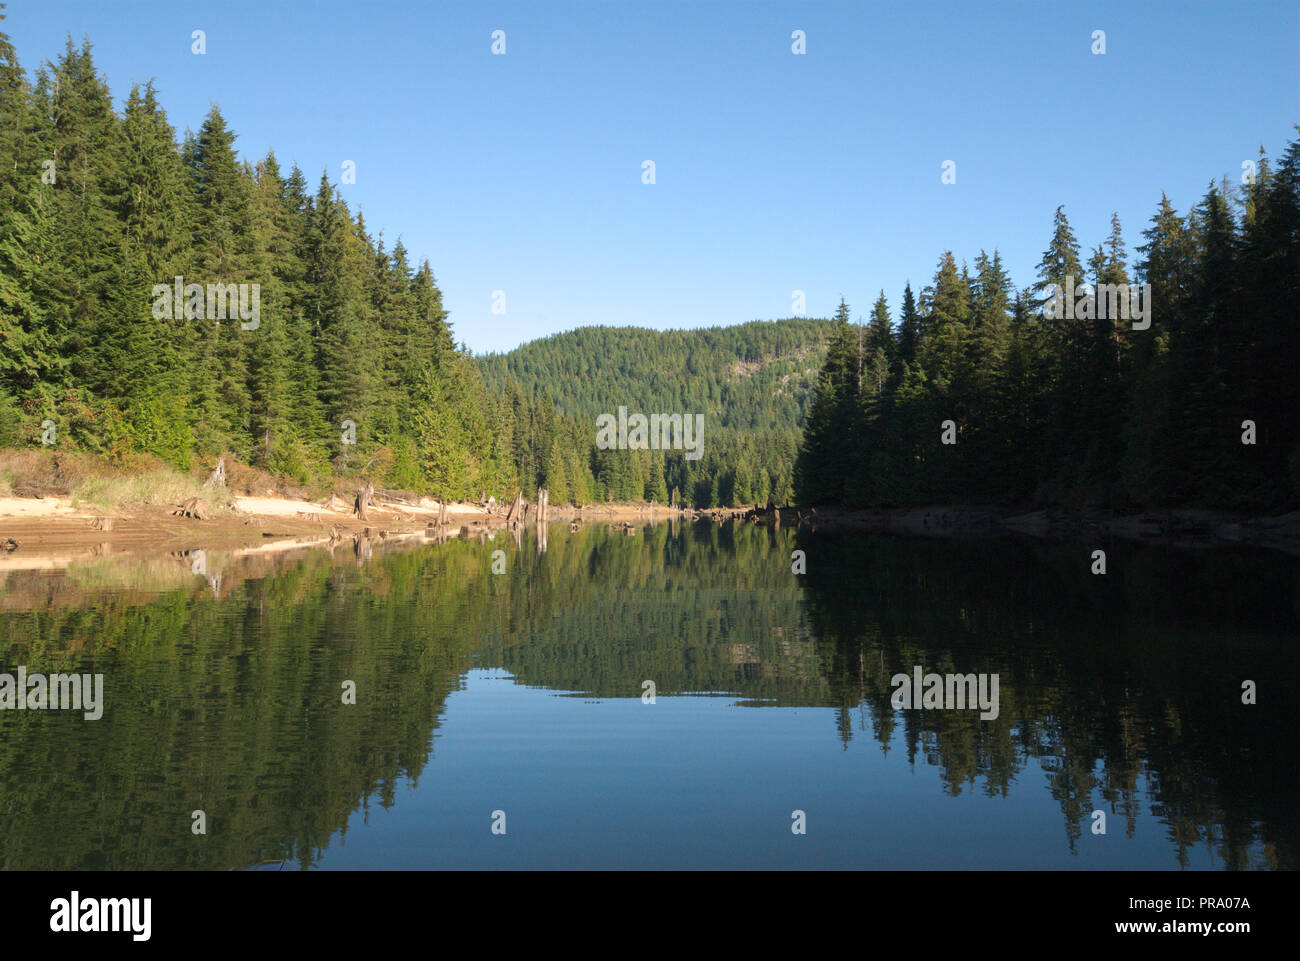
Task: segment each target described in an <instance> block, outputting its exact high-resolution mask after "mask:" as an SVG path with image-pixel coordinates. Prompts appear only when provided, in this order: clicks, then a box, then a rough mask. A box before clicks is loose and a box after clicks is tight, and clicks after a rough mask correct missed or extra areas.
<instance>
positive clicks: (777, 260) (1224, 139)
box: [2, 0, 1300, 351]
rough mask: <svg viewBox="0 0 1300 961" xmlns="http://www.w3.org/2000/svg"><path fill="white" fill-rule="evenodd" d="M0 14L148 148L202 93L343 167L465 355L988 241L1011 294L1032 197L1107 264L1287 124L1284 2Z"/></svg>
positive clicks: (711, 309) (1298, 21) (854, 302)
mask: <svg viewBox="0 0 1300 961" xmlns="http://www.w3.org/2000/svg"><path fill="white" fill-rule="evenodd" d="M7 14H8V19H7V20H6V21H5V23H4V26H3V28H2V29H4V30H5V31H6V32H7V33H9V34H10V36H11V37H13V39H14V42H15V44H16V45H17V48H18V53H19V56H20V57H21V59H22V63H23V66H24V68H26V69H27V70H28V71H29V72H30V71H31V70H32V69H33V68H35V67H36V66H37V65H38V64H39V63H40V62H42V61H44V60H47V59H52V58H54V57H56V56H57V55H58V54H59V52H60V51H61V50H62V48H63V43H64V38H65V36H66V35H67V34H69V33H71V34H72V36H73V38H74V39H75V40H80V38H81V36H82V34H83V33H84V34H88V35H89V37H90V39H91V41H92V42H93V43H94V45H95V58H96V63H97V64H98V66H99V69H100V70H101V71H102V72H103V73H105V74H106V75H107V77H108V80H109V83H110V85H111V87H112V90H113V93H114V96H115V98H116V99H117V100H118V102H119V104H120V102H121V100H122V99H124V98H125V96H126V94H127V92H128V89H129V85H130V83H131V82H132V81H133V80H137V81H146V80H148V79H149V78H151V77H152V78H155V79H156V81H157V84H158V89H159V92H160V96H161V99H162V102H163V104H164V105H165V107H166V109H167V111H168V115H169V118H170V119H171V121H172V123H173V124H174V125H175V126H176V127H177V128H178V130H182V131H183V130H184V129H185V128H187V127H189V128H197V127H198V125H199V124H200V123H201V121H202V119H203V115H204V113H205V112H206V110H207V108H208V105H209V103H212V102H215V103H218V104H220V106H221V109H222V111H223V112H224V114H225V116H226V119H227V120H228V121H229V123H230V124H231V126H232V127H233V128H234V129H235V130H236V131H237V132H238V134H239V140H238V142H237V146H238V148H239V149H240V150H241V151H242V152H243V153H244V154H245V155H246V156H249V157H251V158H256V157H258V156H261V155H262V154H264V153H265V152H266V150H267V149H268V148H270V147H274V148H275V151H276V154H277V155H278V157H279V158H280V160H281V163H282V164H283V165H284V166H285V167H287V166H288V164H289V163H290V162H292V161H295V160H296V161H297V162H298V163H299V165H300V166H301V167H302V168H303V170H304V172H305V173H306V174H307V176H308V179H309V181H310V182H311V183H312V184H313V185H314V184H315V182H316V181H317V180H318V179H319V177H320V173H321V170H322V169H327V170H328V171H329V173H330V177H331V179H332V180H334V181H336V182H337V181H338V180H339V178H340V175H341V172H342V166H341V165H342V164H343V162H344V161H345V160H352V161H354V162H355V163H356V169H357V182H356V184H355V185H345V186H343V187H342V191H343V195H344V197H345V198H346V199H347V201H348V202H349V204H350V205H351V206H352V207H353V209H354V210H355V209H357V208H360V209H361V210H362V211H363V212H364V214H365V217H366V222H367V225H368V226H369V227H370V229H371V230H372V232H373V231H377V230H379V229H382V230H383V232H384V235H385V237H386V239H387V240H388V242H389V244H390V245H391V243H392V241H393V240H394V239H395V238H396V237H397V236H399V235H400V236H401V237H402V238H403V240H404V241H405V243H406V245H407V247H408V248H409V249H410V251H411V253H412V256H413V258H414V259H417V260H418V259H423V258H425V257H428V258H429V260H430V262H431V263H432V265H433V268H434V272H435V275H436V276H437V278H438V282H439V285H440V286H441V287H442V289H443V293H444V297H445V301H446V304H447V306H448V308H449V309H450V311H451V315H452V317H451V319H452V322H453V324H454V326H455V330H456V335H457V338H458V339H460V340H463V341H465V342H466V343H467V344H468V345H469V346H470V347H471V348H472V349H474V350H475V351H484V350H502V349H509V348H510V347H513V346H515V345H517V344H519V343H521V342H523V341H526V340H531V339H533V338H536V337H540V336H544V335H546V334H549V333H553V332H555V331H559V330H567V329H570V328H573V327H577V326H582V325H587V324H618V325H622V324H633V325H638V326H650V327H660V328H662V327H699V326H713V325H718V324H736V323H743V322H745V321H748V320H753V319H769V318H776V317H785V316H789V315H790V313H791V291H792V290H795V289H802V290H804V291H806V292H807V310H808V313H809V314H810V315H812V316H828V315H830V314H831V313H832V312H833V310H834V308H835V305H836V304H837V303H838V302H839V298H840V296H841V294H842V295H844V296H845V297H846V298H847V299H848V301H849V303H850V305H851V306H852V308H853V312H854V316H855V318H856V317H857V316H860V315H865V314H866V313H867V311H868V310H869V309H870V306H871V302H872V301H873V300H874V299H875V297H876V294H877V292H878V291H879V290H880V289H881V288H883V289H884V290H885V292H886V295H887V296H888V298H889V302H890V307H891V310H893V311H895V312H896V311H897V307H898V302H899V298H900V296H901V293H902V288H903V283H904V281H906V280H908V279H910V280H911V281H912V283H913V286H914V288H917V289H919V288H920V287H921V286H924V285H925V284H926V283H927V282H928V281H929V279H930V277H931V276H932V275H933V272H934V268H935V264H936V262H937V260H938V257H939V255H940V253H941V252H942V251H943V250H944V249H951V250H952V251H953V252H954V254H955V255H956V256H957V258H958V260H959V262H960V261H961V260H962V259H966V260H968V261H973V259H974V256H975V254H976V253H977V252H978V251H979V249H980V248H981V247H984V248H987V249H989V250H990V251H991V250H992V249H993V248H994V247H998V248H999V249H1000V250H1001V251H1002V254H1003V258H1004V260H1005V261H1006V263H1007V265H1008V267H1009V268H1010V270H1011V271H1012V276H1013V279H1014V280H1015V281H1016V283H1017V284H1019V285H1024V284H1027V283H1030V282H1031V281H1032V280H1033V279H1034V266H1035V264H1037V262H1038V260H1039V257H1040V256H1041V254H1042V251H1043V249H1044V248H1045V247H1046V245H1047V241H1048V238H1049V235H1050V229H1051V220H1052V213H1053V211H1054V210H1055V208H1056V206H1057V205H1058V204H1064V205H1065V207H1066V212H1067V214H1068V215H1069V217H1070V219H1071V223H1072V224H1073V226H1074V229H1075V233H1076V234H1077V236H1078V237H1079V240H1080V242H1081V244H1083V245H1084V247H1085V248H1087V247H1090V246H1093V245H1095V244H1096V243H1098V242H1099V241H1101V240H1102V239H1103V238H1104V237H1105V235H1106V234H1107V232H1108V227H1109V219H1110V215H1111V212H1112V211H1118V212H1119V215H1120V218H1121V221H1122V223H1123V226H1124V230H1125V235H1126V239H1127V240H1128V242H1129V246H1130V248H1131V247H1132V246H1134V245H1135V244H1137V243H1139V242H1140V239H1139V236H1138V235H1139V232H1140V231H1141V230H1142V229H1144V228H1145V227H1146V226H1147V221H1148V219H1149V218H1150V216H1151V214H1152V212H1153V211H1154V209H1155V206H1156V203H1157V202H1158V200H1159V198H1160V192H1161V191H1162V190H1164V191H1167V192H1168V194H1169V196H1170V199H1171V201H1172V202H1173V203H1174V205H1175V206H1176V207H1177V208H1178V210H1179V211H1180V212H1183V211H1185V210H1186V209H1187V208H1188V206H1190V205H1191V204H1193V203H1195V202H1196V201H1197V200H1199V198H1200V197H1201V195H1202V194H1203V193H1204V190H1205V187H1206V185H1207V183H1208V182H1209V181H1210V180H1211V179H1215V178H1218V177H1221V176H1223V175H1225V174H1226V175H1228V176H1230V177H1231V178H1232V179H1233V181H1234V182H1239V180H1240V176H1241V163H1242V161H1243V160H1245V159H1248V158H1254V157H1255V156H1256V155H1257V151H1258V148H1259V146H1260V145H1261V144H1263V146H1264V147H1265V148H1266V149H1267V151H1268V152H1269V154H1270V156H1273V157H1276V156H1277V155H1278V154H1279V153H1280V152H1281V150H1282V149H1283V147H1284V146H1285V144H1286V142H1287V141H1288V140H1289V139H1290V138H1291V137H1292V136H1294V133H1293V130H1292V125H1293V124H1294V123H1295V122H1296V121H1297V118H1300V4H1297V3H1295V2H1294V0H1287V2H1279V3H1272V2H1232V3H1211V2H1196V0H1189V2H1176V3H1144V2H1133V0H1127V2H1122V3H1070V2H1054V0H1053V2H1048V0H1041V2H1033V3H1023V4H1021V3H997V4H989V3H977V2H963V3H953V4H924V3H884V2H864V3H857V4H831V3H761V4H758V3H755V4H750V3H692V4H669V3H649V2H646V3H612V2H609V3H595V2H592V3H566V2H556V3H540V2H530V3H521V4H498V3H473V4H469V3H465V4H460V3H457V4H433V3H419V4H417V3H396V2H392V3H378V2H376V3H361V2H342V3H319V2H314V3H308V2H294V3H290V2H274V0H260V2H250V3H245V2H238V3H232V2H221V3H179V2H176V0H170V2H161V3H153V2H143V0H137V2H131V0H116V2H88V0H85V2H59V0H39V2H26V0H11V2H10V3H9V5H8V8H7ZM195 29H202V30H204V31H206V42H207V53H206V55H204V56H196V55H194V54H193V53H191V43H192V40H191V32H192V31H193V30H195ZM497 29H501V30H504V31H505V32H506V54H505V55H504V56H494V55H492V53H491V45H492V39H491V33H492V31H493V30H497ZM796 29H802V30H804V31H805V32H806V36H807V53H806V54H805V55H803V56H796V55H794V54H793V53H792V52H791V43H792V41H791V32H792V31H794V30H796ZM1098 29H1100V30H1104V31H1105V32H1106V53H1105V55H1101V56H1098V55H1094V54H1093V53H1092V52H1091V46H1092V42H1093V41H1092V38H1091V34H1092V32H1093V31H1094V30H1098ZM643 160H653V161H654V162H655V164H656V179H657V183H656V184H654V185H653V186H647V185H644V184H642V182H641V169H642V168H641V164H642V161H643ZM945 160H953V161H955V163H956V175H957V182H956V183H955V184H952V185H945V184H943V183H941V180H940V178H941V174H942V169H941V165H942V164H943V162H944V161H945ZM498 289H501V290H505V291H506V314H505V316H497V315H494V314H493V313H492V310H491V306H492V292H493V291H494V290H498Z"/></svg>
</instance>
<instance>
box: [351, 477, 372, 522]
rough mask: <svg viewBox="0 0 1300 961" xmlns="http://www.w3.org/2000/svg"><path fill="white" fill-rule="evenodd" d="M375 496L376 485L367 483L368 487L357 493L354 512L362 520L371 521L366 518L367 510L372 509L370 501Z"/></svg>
mask: <svg viewBox="0 0 1300 961" xmlns="http://www.w3.org/2000/svg"><path fill="white" fill-rule="evenodd" d="M374 496H375V485H374V484H372V483H371V482H370V481H366V486H365V487H362V488H361V489H360V490H358V491H357V499H356V502H355V503H354V505H353V510H354V512H355V513H356V515H357V517H359V518H361V520H363V521H364V520H369V518H368V517H367V516H366V509H367V508H369V507H370V500H371V498H373V497H374Z"/></svg>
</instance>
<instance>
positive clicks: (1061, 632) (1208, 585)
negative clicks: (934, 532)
mask: <svg viewBox="0 0 1300 961" xmlns="http://www.w3.org/2000/svg"><path fill="white" fill-rule="evenodd" d="M1099 547H1100V548H1104V549H1106V551H1107V554H1108V569H1109V573H1107V574H1106V575H1104V576H1095V575H1092V574H1091V573H1090V566H1091V552H1092V550H1093V549H1095V548H1099ZM796 549H798V550H802V551H804V552H805V553H806V558H807V573H806V574H803V575H798V576H796V575H794V574H792V573H791V552H792V551H794V550H796ZM497 550H501V551H504V552H505V553H504V557H505V562H506V571H505V573H503V574H493V573H492V570H491V567H492V560H493V558H492V555H493V552H494V551H497ZM196 567H197V568H199V569H200V570H201V571H202V573H195V568H196ZM1298 637H1300V560H1297V559H1296V558H1292V557H1288V556H1286V555H1283V554H1277V553H1265V552H1258V551H1253V550H1248V549H1236V548H1216V549H1204V550H1181V551H1173V550H1164V549H1161V548H1155V547H1139V546H1133V545H1128V544H1123V543H1098V544H1041V543H1034V542H1022V541H1018V540H973V541H947V540H927V539H908V538H891V537H882V536H868V535H842V536H834V535H813V534H808V533H806V532H802V533H796V532H793V531H789V530H780V531H772V530H770V529H766V528H760V527H755V526H743V525H736V526H730V525H729V526H725V527H722V528H718V527H716V526H713V525H703V524H702V525H694V526H692V525H685V526H683V525H677V526H670V525H668V524H660V525H658V526H657V527H653V528H645V529H642V530H640V531H638V532H637V533H636V534H635V536H626V535H624V534H622V533H616V532H610V531H607V530H605V529H603V528H598V527H597V528H584V529H583V530H581V531H579V532H577V533H569V532H568V531H567V530H565V529H564V528H563V527H559V526H553V527H552V528H551V530H550V532H549V537H548V543H547V549H546V551H545V552H544V553H542V552H540V551H539V550H538V544H537V540H536V534H535V533H533V532H529V533H527V534H526V535H525V536H524V538H523V540H522V543H521V544H519V545H516V543H515V542H514V541H512V540H511V539H510V538H508V537H507V536H505V535H504V534H501V535H498V536H497V537H496V538H495V539H494V540H490V541H480V540H477V539H470V540H463V541H449V542H447V543H445V544H428V545H420V546H397V545H393V544H391V543H387V544H385V543H377V544H374V545H370V546H369V547H367V546H366V545H357V548H356V549H354V547H353V546H352V545H350V544H349V545H348V546H346V547H341V548H337V549H336V550H335V551H334V552H333V553H332V554H331V553H329V552H327V551H325V550H322V549H311V550H299V551H295V552H291V553H283V554H263V555H245V556H237V555H219V554H208V555H206V556H205V557H204V558H203V559H202V562H201V563H197V564H196V563H195V559H194V557H193V556H191V557H160V558H153V559H149V560H140V559H118V558H114V557H113V556H112V555H109V556H105V557H103V558H100V559H98V560H96V561H94V562H92V563H85V564H78V565H74V566H72V567H71V568H69V569H67V570H66V571H14V572H9V573H4V572H0V672H8V673H10V674H13V673H15V672H16V668H17V667H18V666H19V665H23V666H25V667H26V669H27V671H28V672H29V673H34V672H44V673H47V674H48V673H53V672H56V671H72V670H75V671H79V672H87V673H102V674H103V676H104V708H103V716H102V718H101V719H99V720H97V721H88V720H85V719H84V718H83V717H82V714H81V712H78V711H49V710H46V711H38V710H24V711H16V710H0V867H3V868H6V869H44V868H74V869H76V868H111V869H123V868H127V869H134V868H207V869H230V868H241V869H242V868H250V867H257V866H261V867H262V868H263V869H267V868H269V869H281V868H283V869H284V870H292V869H298V868H302V867H306V866H310V867H323V868H441V867H457V868H460V867H465V868H478V867H494V868H495V867H525V868H530V867H539V868H545V867H600V868H605V867H615V868H617V867H631V868H635V867H705V868H710V867H731V866H759V867H862V868H876V867H899V868H909V867H919V868H946V867H958V868H963V867H1065V868H1102V867H1151V868H1176V867H1179V866H1184V867H1188V868H1206V869H1223V868H1266V869H1275V868H1285V869H1293V868H1295V867H1296V866H1297V861H1298V860H1300V843H1298V842H1300V805H1298V804H1297V800H1296V799H1297V796H1300V795H1298V793H1297V789H1298V788H1300V775H1298V773H1297V771H1298V766H1297V761H1296V754H1297V750H1296V749H1297V740H1298V738H1297V733H1296V731H1297V723H1296V718H1297V708H1298V707H1300V698H1298V697H1297V693H1296V684H1297V681H1300V654H1298V649H1297V638H1298ZM916 667H920V668H921V669H922V670H923V671H924V672H937V673H940V674H944V673H960V674H967V673H985V674H997V675H998V679H999V686H998V692H999V710H998V716H997V717H996V718H995V719H991V720H981V719H980V716H979V712H978V710H922V709H914V710H898V709H895V708H894V707H893V706H892V705H891V694H892V693H893V688H892V687H891V684H890V679H891V677H892V676H893V675H895V674H898V673H907V674H911V673H912V671H913V670H914V668H916ZM647 680H651V681H653V682H654V685H655V689H656V691H655V693H656V696H655V698H654V702H653V703H644V702H643V699H642V694H643V692H644V691H645V688H644V686H643V682H645V681H647ZM1244 680H1253V681H1254V682H1255V683H1256V685H1257V686H1258V694H1257V698H1258V703H1257V704H1254V705H1246V704H1243V703H1242V694H1241V691H1242V682H1243V681H1244ZM345 682H352V683H353V684H354V685H355V691H356V695H355V704H348V703H344V696H343V692H344V688H345ZM200 810H201V811H203V812H204V816H205V818H206V823H207V833H206V834H204V835H198V834H195V833H193V831H192V829H191V825H192V823H193V821H192V816H193V813H194V812H195V811H200ZM796 811H800V812H803V817H802V820H803V822H804V824H805V826H806V833H804V834H795V833H793V831H792V825H794V824H795V823H796V822H795V819H794V818H795V816H794V812H796ZM1095 811H1100V812H1103V813H1104V815H1105V833H1104V834H1100V833H1095V832H1094V825H1096V824H1098V819H1097V818H1096V816H1095V815H1094V812H1095ZM494 812H501V813H494ZM503 821H504V833H493V825H494V823H495V824H496V825H498V829H500V827H501V826H502V822H503Z"/></svg>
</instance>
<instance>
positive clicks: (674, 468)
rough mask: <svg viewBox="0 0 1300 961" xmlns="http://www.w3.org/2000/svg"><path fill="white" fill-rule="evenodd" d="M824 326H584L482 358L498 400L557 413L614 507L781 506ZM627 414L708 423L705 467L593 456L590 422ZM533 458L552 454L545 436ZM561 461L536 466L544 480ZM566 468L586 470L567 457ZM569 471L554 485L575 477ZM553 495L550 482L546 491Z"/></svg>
mask: <svg viewBox="0 0 1300 961" xmlns="http://www.w3.org/2000/svg"><path fill="white" fill-rule="evenodd" d="M830 331H831V326H830V324H829V322H828V321H826V320H813V319H807V318H792V319H788V320H780V321H767V322H764V321H755V322H752V323H747V324H740V325H737V326H735V327H712V328H708V329H705V330H667V331H655V330H645V329H641V328H635V327H584V328H581V329H579V330H573V331H568V332H566V333H562V334H555V335H552V336H550V337H546V338H543V339H541V340H536V341H532V342H530V343H527V344H524V345H523V346H521V347H518V348H516V349H515V350H512V351H509V352H508V353H505V354H489V355H486V356H483V357H480V358H479V359H478V362H479V367H480V369H481V370H482V372H483V379H484V381H485V382H486V383H487V385H488V386H489V388H491V389H492V390H493V391H494V392H504V393H505V394H507V395H508V396H510V397H513V398H515V404H516V406H518V405H521V404H522V403H523V402H524V398H536V408H537V410H538V411H550V410H551V409H552V408H554V409H555V410H556V411H557V412H558V414H559V420H558V421H557V422H556V423H555V424H551V425H547V424H541V425H539V429H540V430H541V431H542V432H543V435H544V434H545V432H546V431H548V430H549V431H556V432H559V433H560V434H562V435H563V438H564V440H562V442H561V448H563V446H564V443H566V442H567V443H572V444H577V445H582V449H584V450H586V451H589V452H590V454H589V456H590V457H591V458H592V470H593V475H592V476H591V477H590V478H588V479H587V480H586V481H585V482H584V483H586V484H587V485H588V486H592V487H594V488H598V489H599V490H600V491H601V492H602V493H606V494H608V495H609V496H611V497H613V498H615V499H618V500H639V499H642V498H645V499H649V498H651V497H655V498H657V499H658V500H659V501H660V503H662V502H664V501H665V500H668V499H670V498H672V497H673V493H674V491H675V492H676V494H677V500H678V501H686V502H691V503H694V504H696V505H697V506H701V507H709V506H717V505H731V504H747V503H765V502H766V501H767V499H768V497H769V496H770V497H772V498H774V499H775V500H776V501H778V502H781V503H787V502H789V500H790V499H791V497H792V496H793V488H792V480H793V470H794V458H795V452H796V450H797V449H798V444H799V434H800V428H801V427H802V425H803V421H804V417H805V414H806V411H807V407H808V404H809V402H810V400H811V388H812V386H813V384H814V383H815V379H816V372H817V370H818V369H819V368H820V366H821V363H822V361H823V359H824V358H825V356H826V340H827V337H828V336H829V334H830ZM620 406H622V407H626V408H627V409H628V411H629V412H638V411H639V412H642V413H645V414H650V413H677V414H687V413H690V414H703V415H704V443H703V456H702V458H700V459H699V460H695V461H692V460H689V459H687V458H684V457H683V456H682V454H681V453H677V452H669V453H667V454H664V453H663V452H660V451H600V450H596V449H595V446H594V438H595V423H596V418H597V417H598V416H599V415H601V414H604V413H609V414H612V415H615V416H616V415H617V413H618V408H619V407H620ZM531 446H533V447H534V449H537V450H541V451H550V450H551V444H550V443H548V442H546V440H545V438H544V436H543V437H542V438H540V439H537V440H534V442H533V443H532V445H531ZM561 459H564V458H563V455H562V453H561V452H560V450H557V451H556V454H555V456H554V457H551V458H547V459H545V460H544V462H543V463H542V464H540V465H537V467H536V471H535V473H536V475H537V476H538V477H539V478H540V479H542V480H546V479H548V478H550V477H551V476H552V474H553V472H552V471H551V469H550V466H549V464H550V463H553V462H556V461H557V460H561ZM570 459H571V460H572V463H573V464H575V465H576V464H577V463H578V462H579V461H581V460H582V457H581V451H574V452H573V457H572V458H570ZM573 476H574V474H573V468H572V467H571V468H570V469H569V471H568V473H567V475H565V476H562V477H561V480H568V479H569V478H572V477H573ZM550 484H551V486H552V488H554V487H555V482H554V481H553V480H552V481H551V482H550Z"/></svg>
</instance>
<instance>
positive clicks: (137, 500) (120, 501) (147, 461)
mask: <svg viewBox="0 0 1300 961" xmlns="http://www.w3.org/2000/svg"><path fill="white" fill-rule="evenodd" d="M206 477H207V475H206V473H204V474H203V475H190V474H182V473H181V472H180V471H178V470H176V469H175V468H172V467H168V466H167V465H166V464H164V463H163V462H162V461H160V460H158V459H157V458H155V457H150V456H148V455H143V456H140V457H133V458H129V459H125V460H111V459H109V458H107V457H102V456H99V455H96V454H85V453H77V452H69V451H51V450H6V451H0V491H3V492H5V493H6V494H7V495H10V496H17V497H68V498H71V500H72V502H73V505H74V506H80V505H92V506H94V507H97V508H99V509H100V510H104V511H111V510H147V509H150V508H167V509H170V508H172V507H175V506H176V505H177V504H179V503H180V502H181V501H183V500H188V499H189V498H191V497H197V498H199V499H200V500H201V501H202V502H203V503H204V504H206V505H207V506H208V507H209V508H211V509H212V510H214V511H215V510H221V509H222V508H225V507H227V506H229V503H230V494H229V492H228V491H225V490H221V489H214V488H205V487H204V486H203V481H204V480H206ZM6 489H7V490H6Z"/></svg>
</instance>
